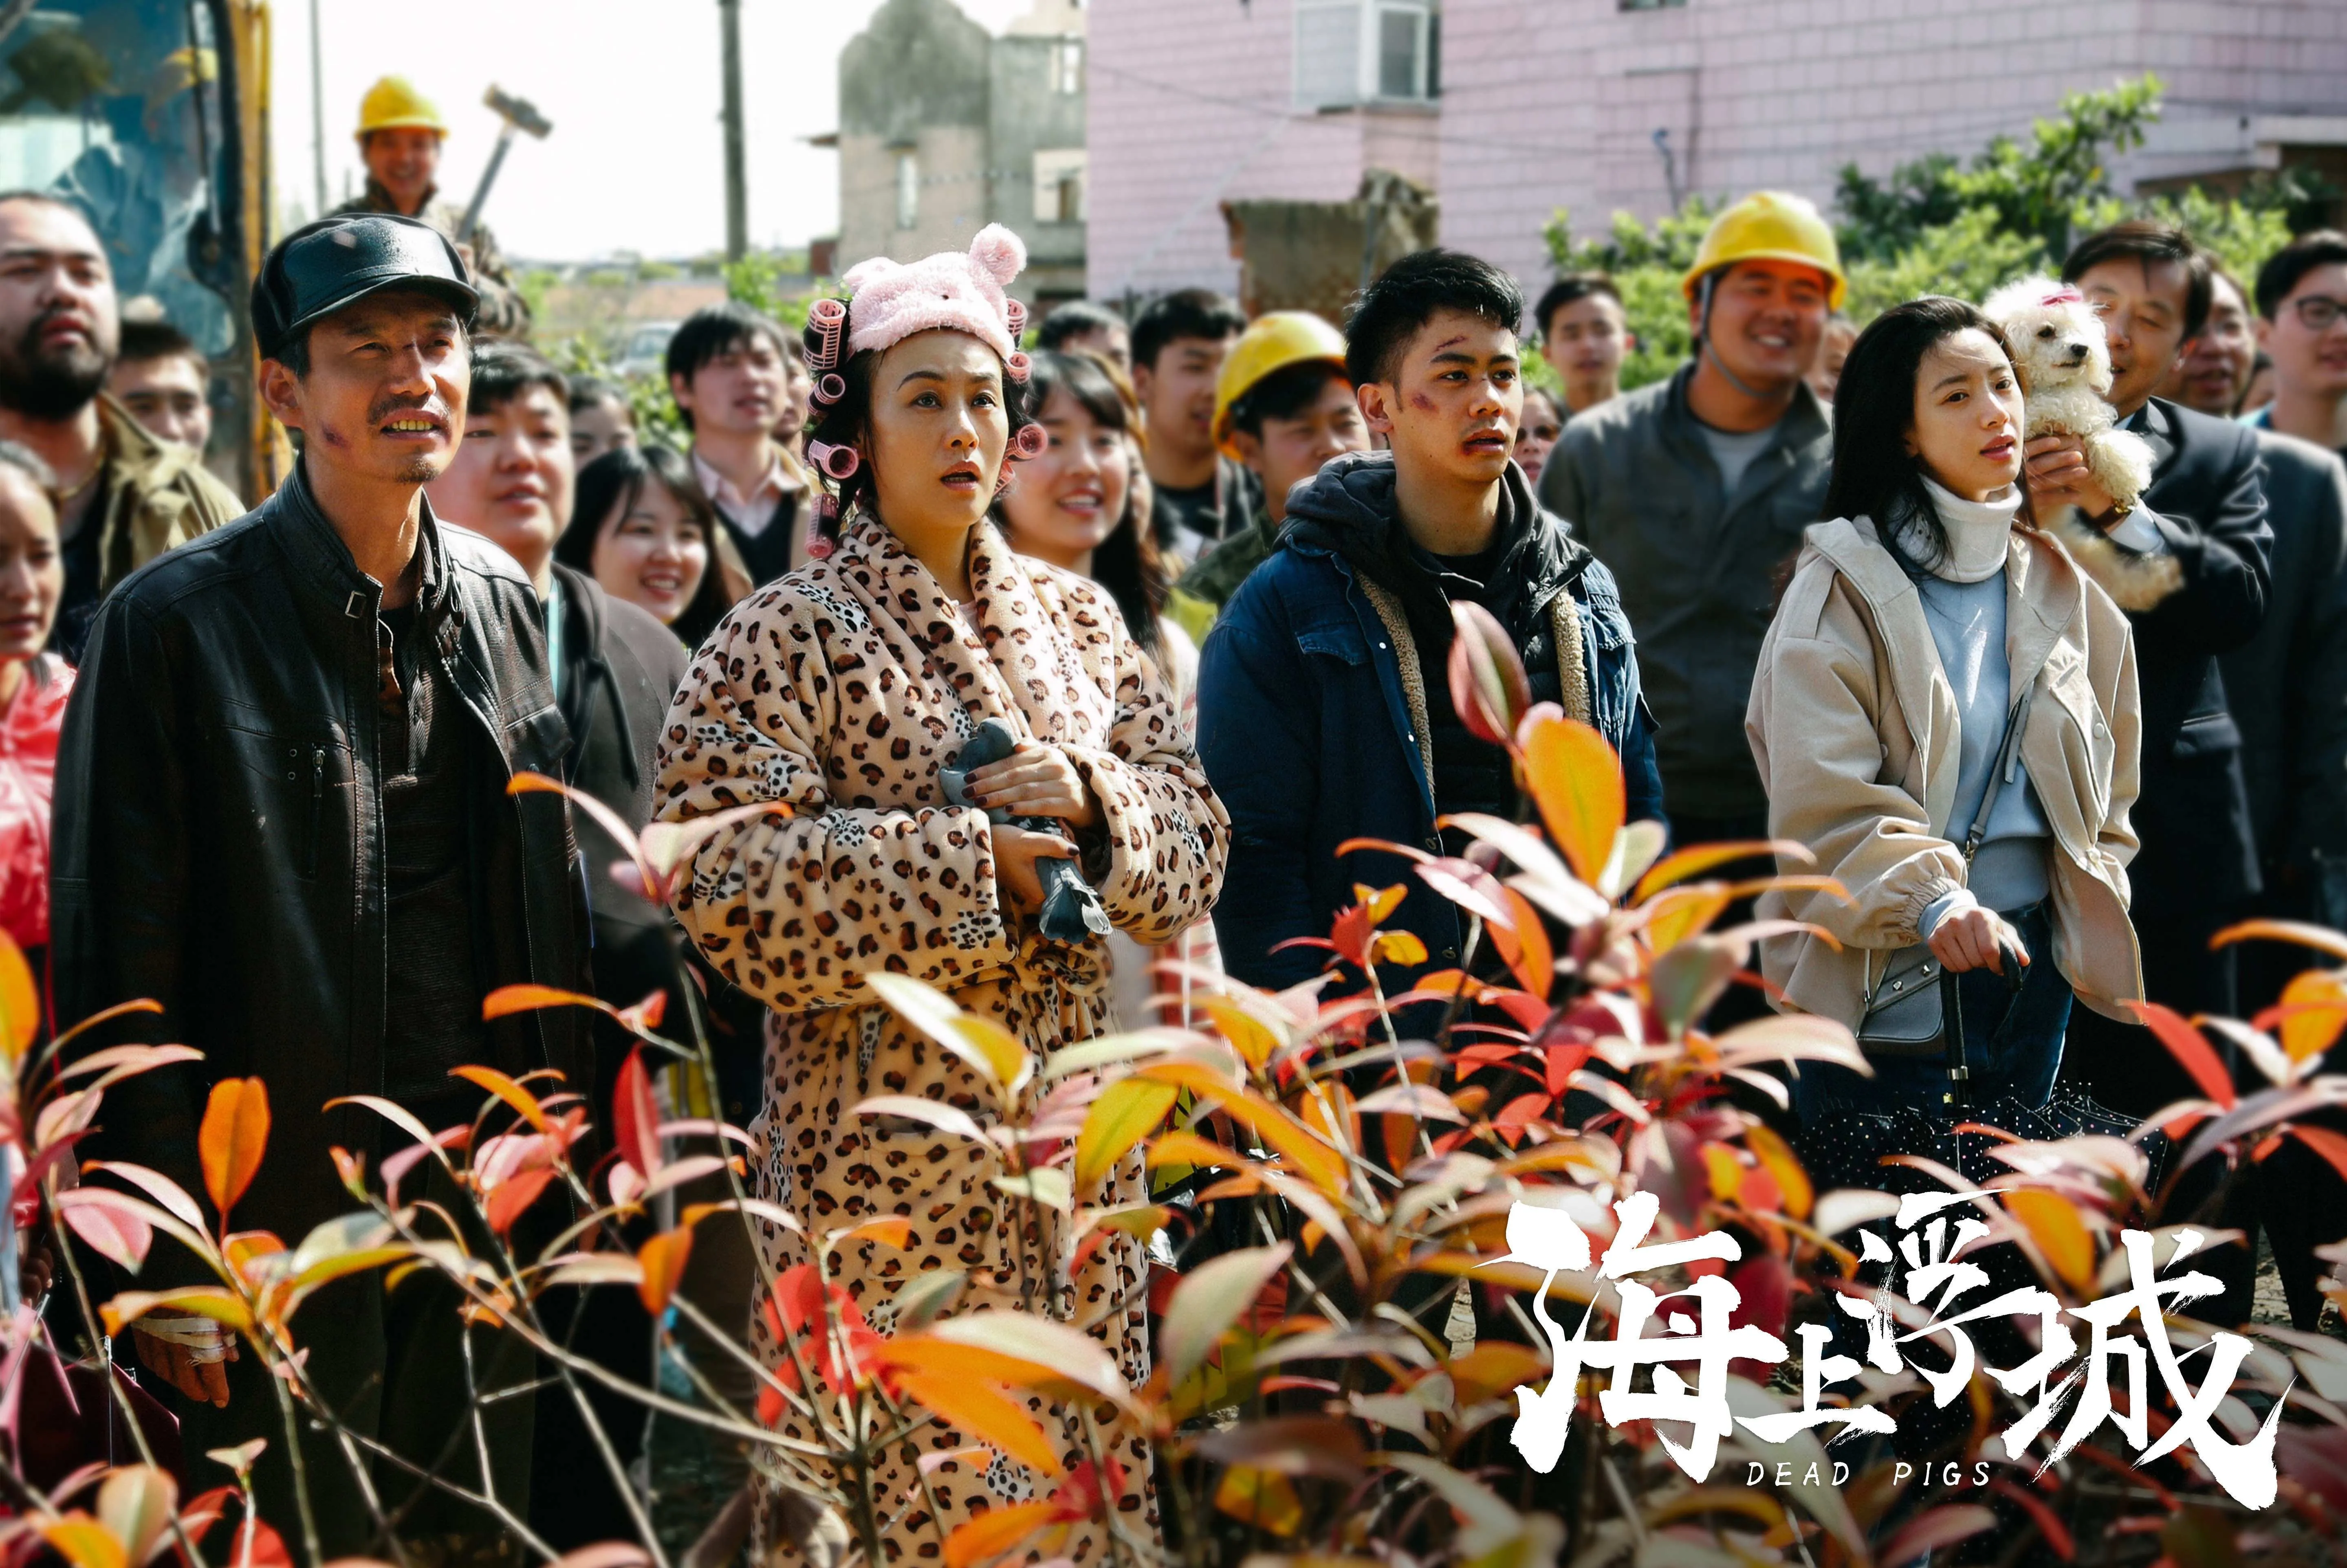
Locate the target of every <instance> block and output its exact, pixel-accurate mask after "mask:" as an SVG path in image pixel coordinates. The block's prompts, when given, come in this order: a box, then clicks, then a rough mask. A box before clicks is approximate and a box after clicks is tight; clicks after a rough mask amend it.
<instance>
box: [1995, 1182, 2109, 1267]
mask: <svg viewBox="0 0 2347 1568" xmlns="http://www.w3.org/2000/svg"><path fill="white" fill-rule="evenodd" d="M2004 1208H2005V1212H2006V1213H2007V1214H2011V1215H2012V1216H2013V1217H2014V1218H2015V1219H2017V1220H2019V1221H2020V1222H2021V1225H2022V1228H2023V1229H2024V1230H2026V1231H2027V1232H2028V1233H2029V1239H2030V1240H2032V1241H2034V1242H2035V1243H2036V1244H2037V1250H2038V1251H2039V1252H2041V1253H2043V1254H2045V1261H2046V1262H2047V1263H2048V1264H2050V1265H2051V1266H2053V1269H2054V1272H2055V1274H2058V1275H2060V1276H2062V1279H2063V1282H2064V1283H2065V1284H2066V1285H2068V1286H2070V1288H2071V1289H2073V1290H2076V1291H2081V1292H2083V1291H2086V1290H2087V1289H2089V1288H2091V1287H2092V1286H2093V1285H2094V1283H2095V1238H2094V1236H2093V1235H2091V1234H2090V1233H2089V1232H2088V1231H2087V1229H2086V1221H2084V1220H2082V1219H2080V1218H2079V1217H2078V1211H2077V1210H2076V1209H2075V1208H2073V1207H2072V1206H2071V1204H2070V1203H2069V1200H2067V1199H2065V1198H2063V1197H2061V1196H2059V1195H2058V1194H2054V1193H2048V1192H2044V1191H2041V1190H2040V1189H2038V1188H2035V1187H2023V1188H2021V1189H2019V1190H2017V1191H2014V1192H2009V1193H2007V1194H2004Z"/></svg>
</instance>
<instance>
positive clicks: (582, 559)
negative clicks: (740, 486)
mask: <svg viewBox="0 0 2347 1568" xmlns="http://www.w3.org/2000/svg"><path fill="white" fill-rule="evenodd" d="M717 538H718V522H717V510H716V508H715V507H712V506H711V505H710V504H709V497H707V496H705V495H703V494H702V489H701V486H700V485H699V484H698V483H696V482H695V481H694V479H693V477H692V465H691V464H690V463H688V462H687V461H686V460H685V459H684V458H683V457H682V456H680V455H679V454H677V453H675V452H673V451H671V450H670V449H669V448H668V447H665V446H621V447H619V448H617V449H616V450H613V451H610V452H606V453H604V454H603V455H602V456H600V457H598V458H596V459H595V460H594V461H593V462H592V463H589V464H588V465H587V466H585V467H583V468H581V469H579V488H578V497H577V499H576V500H574V501H573V502H572V503H571V507H570V524H569V527H568V528H564V529H563V530H562V538H560V539H559V540H557V541H556V543H555V546H554V559H556V560H559V561H560V562H561V563H562V564H563V565H564V566H567V567H571V568H575V569H577V570H579V571H582V572H584V573H586V574H587V575H588V576H589V577H591V578H593V579H595V580H596V582H598V583H600V585H601V586H602V589H603V591H604V592H605V593H608V594H610V596H611V597H612V598H613V599H623V600H627V601H628V602H629V603H630V604H632V605H635V606H637V607H639V608H640V609H642V610H649V611H651V614H652V616H653V617H654V618H655V619H656V620H659V621H660V622H661V625H663V626H665V627H667V628H668V629H669V630H671V631H673V632H675V633H676V634H677V637H678V638H679V639H680V640H681V641H682V642H683V643H684V645H685V646H686V647H688V648H698V647H700V646H701V642H702V639H703V638H705V637H707V636H708V635H709V634H710V632H711V631H712V630H715V628H716V625H717V623H718V621H719V620H723V618H724V615H725V612H726V611H727V610H730V609H732V608H733V596H732V595H730V594H728V593H727V592H726V589H725V586H724V582H723V576H724V574H723V572H722V571H720V570H719V569H718V567H717V563H716V561H715V559H714V558H713V554H712V552H713V550H714V548H715V545H716V541H717Z"/></svg>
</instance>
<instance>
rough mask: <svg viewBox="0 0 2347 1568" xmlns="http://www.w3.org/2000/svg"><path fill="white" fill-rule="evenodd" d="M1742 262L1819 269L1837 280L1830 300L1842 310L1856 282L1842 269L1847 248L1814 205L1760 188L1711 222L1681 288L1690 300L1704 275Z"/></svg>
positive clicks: (1777, 191)
mask: <svg viewBox="0 0 2347 1568" xmlns="http://www.w3.org/2000/svg"><path fill="white" fill-rule="evenodd" d="M1738 261H1793V262H1797V263H1799V264H1800V265H1802V266H1807V267H1815V268H1816V269H1817V270H1818V271H1819V272H1823V273H1824V274H1825V275H1826V276H1827V277H1829V278H1830V279H1832V280H1833V293H1832V296H1831V298H1830V299H1829V305H1830V307H1831V308H1832V309H1834V310H1837V311H1838V310H1840V309H1841V302H1842V296H1843V295H1845V294H1847V293H1848V292H1850V280H1849V279H1848V278H1847V277H1845V276H1843V274H1842V270H1841V247H1840V246H1839V245H1837V244H1835V243H1834V235H1833V229H1832V226H1831V225H1829V223H1827V222H1826V220H1825V219H1824V218H1823V217H1821V216H1820V215H1819V212H1818V210H1817V206H1816V204H1815V203H1814V202H1812V201H1810V200H1809V198H1807V197H1805V196H1792V195H1788V194H1787V193H1786V192H1784V191H1782V190H1756V191H1754V192H1753V193H1752V194H1751V195H1749V196H1747V197H1746V198H1745V199H1744V200H1741V201H1739V202H1737V204H1736V205H1735V206H1733V207H1731V208H1729V209H1728V210H1727V211H1725V212H1722V213H1721V214H1720V215H1719V216H1718V217H1717V218H1715V219H1713V220H1711V228H1710V229H1709V230H1708V231H1706V233H1705V234H1704V237H1703V246H1702V248H1701V249H1700V250H1698V251H1696V253H1695V265H1694V266H1692V267H1689V268H1688V269H1687V274H1686V277H1685V278H1684V279H1682V280H1681V281H1680V284H1679V286H1680V288H1681V289H1682V290H1683V291H1684V292H1686V297H1687V298H1688V299H1690V300H1692V299H1694V298H1695V295H1696V289H1697V288H1698V287H1699V286H1700V285H1701V284H1702V282H1703V279H1704V275H1705V274H1706V273H1707V272H1716V271H1717V270H1718V269H1719V268H1721V267H1727V266H1733V265H1734V264H1735V263H1737V262H1738Z"/></svg>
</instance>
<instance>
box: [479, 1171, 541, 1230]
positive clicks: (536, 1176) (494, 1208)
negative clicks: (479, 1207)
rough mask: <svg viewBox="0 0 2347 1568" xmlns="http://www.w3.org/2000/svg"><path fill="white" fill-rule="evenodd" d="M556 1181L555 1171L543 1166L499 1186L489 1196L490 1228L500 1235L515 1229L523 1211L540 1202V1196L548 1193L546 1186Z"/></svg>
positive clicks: (515, 1175) (506, 1180) (516, 1175)
mask: <svg viewBox="0 0 2347 1568" xmlns="http://www.w3.org/2000/svg"><path fill="white" fill-rule="evenodd" d="M552 1180H554V1169H553V1167H552V1166H550V1165H541V1166H539V1167H538V1169H537V1170H535V1171H522V1172H519V1173H517V1174H514V1175H511V1176H508V1177H507V1178H506V1179H505V1180H504V1181H502V1182H500V1183H498V1184H497V1191H496V1192H493V1193H491V1194H489V1228H490V1229H491V1230H493V1231H495V1232H497V1234H498V1235H505V1234H506V1233H507V1231H510V1230H511V1229H513V1227H514V1221H516V1220H518V1219H519V1218H521V1216H522V1211H523V1210H525V1209H527V1208H528V1207H529V1205H530V1204H534V1203H536V1202H538V1194H540V1193H542V1192H544V1191H546V1184H547V1183H548V1182H550V1181H552Z"/></svg>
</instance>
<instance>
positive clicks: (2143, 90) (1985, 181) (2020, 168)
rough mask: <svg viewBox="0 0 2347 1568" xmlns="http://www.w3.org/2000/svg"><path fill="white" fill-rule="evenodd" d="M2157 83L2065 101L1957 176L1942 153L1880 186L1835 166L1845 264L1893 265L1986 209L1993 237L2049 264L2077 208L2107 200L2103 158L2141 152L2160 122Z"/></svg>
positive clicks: (2146, 80)
mask: <svg viewBox="0 0 2347 1568" xmlns="http://www.w3.org/2000/svg"><path fill="white" fill-rule="evenodd" d="M2159 88H2160V83H2159V78H2158V77H2153V76H2147V77H2141V78H2140V79H2138V80H2136V81H2132V82H2122V83H2120V84H2119V85H2118V86H2117V87H2112V88H2109V89H2108V90H2106V91H2103V92H2093V93H2071V94H2069V95H2067V96H2066V97H2064V98H2063V100H2062V112H2061V113H2060V114H2059V115H2057V116H2056V117H2055V118H2052V119H2041V120H2039V121H2038V122H2037V123H2036V124H2035V126H2034V127H2033V128H2031V130H2030V133H2029V136H2028V137H2027V138H2026V139H2025V140H2024V139H2017V138H2013V137H2009V136H2000V137H1998V138H1995V139H1994V140H1993V141H1991V142H1990V143H1989V144H1988V147H1987V149H1985V150H1983V152H1982V153H1981V155H1980V156H1979V157H1977V158H1975V159H1973V163H1972V167H1971V168H1970V169H1958V168H1957V167H1956V160H1955V159H1953V158H1951V157H1949V156H1948V155H1947V154H1945V153H1939V154H1934V155H1932V156H1931V157H1928V158H1925V159H1921V160H1919V161H1917V162H1914V163H1906V164H1901V165H1900V166H1899V167H1898V168H1896V169H1893V170H1891V176H1890V178H1889V179H1887V180H1884V181H1882V182H1881V183H1877V182H1876V181H1874V180H1872V179H1868V178H1867V177H1866V176H1865V175H1863V174H1860V172H1859V169H1858V166H1857V165H1856V164H1854V163H1853V164H1849V165H1846V166H1844V168H1843V169H1842V171H1841V189H1840V192H1839V193H1838V195H1837V196H1836V198H1835V204H1836V205H1837V206H1839V207H1840V209H1841V211H1842V216H1843V219H1844V222H1843V225H1842V228H1841V231H1840V240H1841V244H1842V254H1843V257H1844V259H1845V260H1850V261H1856V260H1867V261H1894V260H1896V259H1897V258H1899V257H1900V256H1901V255H1902V254H1903V252H1905V251H1907V250H1908V249H1909V248H1910V247H1911V246H1912V245H1914V244H1916V243H1918V242H1919V241H1922V238H1923V234H1924V231H1926V230H1929V229H1935V228H1936V229H1944V228H1946V227H1947V226H1948V225H1950V224H1952V222H1954V221H1955V220H1956V219H1957V218H1958V217H1959V216H1960V215H1961V214H1963V213H1964V212H1967V211H1970V210H1975V209H1983V208H1984V209H1987V210H1990V211H1992V212H1993V213H1994V214H1995V215H1996V229H1997V231H1999V232H2000V233H2003V234H2008V235H2015V236H2026V237H2028V238H2030V239H2033V240H2034V241H2036V242H2037V244H2038V246H2039V248H2040V249H2041V250H2042V251H2044V252H2045V253H2046V254H2048V255H2053V254H2058V253H2059V252H2061V251H2065V250H2067V249H2068V248H2069V244H2070V236H2071V234H2072V232H2073V230H2074V225H2075V223H2076V220H2077V219H2078V216H2079V211H2080V209H2081V208H2082V207H2083V206H2085V205H2086V203H2089V202H2092V201H2095V200H2098V199H2101V198H2104V197H2107V196H2108V195H2110V193H2111V181H2110V169H2109V159H2110V156H2111V155H2112V154H2114V153H2124V152H2131V151H2133V150H2134V149H2137V148H2138V147H2140V146H2142V145H2143V136H2144V128H2145V127H2146V126H2147V125H2148V124H2150V123H2151V121H2153V120H2154V119H2156V118H2158V116H2159Z"/></svg>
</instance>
